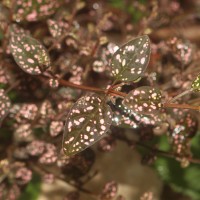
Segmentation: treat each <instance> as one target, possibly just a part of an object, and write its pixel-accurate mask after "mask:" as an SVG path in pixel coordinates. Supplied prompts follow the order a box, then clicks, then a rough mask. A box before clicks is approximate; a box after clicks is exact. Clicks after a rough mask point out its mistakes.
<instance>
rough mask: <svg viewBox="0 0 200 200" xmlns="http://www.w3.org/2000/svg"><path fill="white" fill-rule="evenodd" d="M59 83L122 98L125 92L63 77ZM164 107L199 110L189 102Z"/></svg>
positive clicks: (164, 105) (169, 104)
mask: <svg viewBox="0 0 200 200" xmlns="http://www.w3.org/2000/svg"><path fill="white" fill-rule="evenodd" d="M59 84H60V85H62V86H65V87H72V88H77V89H80V90H87V91H91V92H96V93H102V94H109V95H111V96H117V97H120V98H124V97H125V96H126V95H127V94H126V93H124V92H119V91H115V90H112V89H109V90H107V89H101V88H96V87H90V86H85V85H77V84H74V83H71V82H69V81H65V80H63V79H61V80H59ZM163 107H164V108H178V109H190V110H197V111H200V106H193V105H189V104H176V103H163Z"/></svg>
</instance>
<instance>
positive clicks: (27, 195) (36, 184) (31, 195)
mask: <svg viewBox="0 0 200 200" xmlns="http://www.w3.org/2000/svg"><path fill="white" fill-rule="evenodd" d="M40 186H41V180H40V176H39V175H37V174H33V177H32V180H31V181H30V182H29V184H28V185H27V186H26V188H25V190H24V192H23V193H22V195H21V196H20V198H19V199H18V200H27V199H28V200H37V199H38V196H39V194H40V188H41V187H40Z"/></svg>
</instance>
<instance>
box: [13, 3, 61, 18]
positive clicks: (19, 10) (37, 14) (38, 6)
mask: <svg viewBox="0 0 200 200" xmlns="http://www.w3.org/2000/svg"><path fill="white" fill-rule="evenodd" d="M59 5H60V0H15V7H14V15H13V18H14V20H16V21H17V22H19V21H29V22H33V21H38V20H41V19H44V18H45V17H47V16H49V15H52V14H54V13H55V11H56V10H57V8H58V7H59Z"/></svg>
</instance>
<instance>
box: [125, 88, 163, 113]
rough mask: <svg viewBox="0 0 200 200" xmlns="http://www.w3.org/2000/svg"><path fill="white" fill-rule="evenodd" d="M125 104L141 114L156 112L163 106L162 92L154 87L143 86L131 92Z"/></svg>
mask: <svg viewBox="0 0 200 200" xmlns="http://www.w3.org/2000/svg"><path fill="white" fill-rule="evenodd" d="M123 104H124V105H125V106H126V107H127V108H129V109H130V110H133V111H134V112H136V113H139V114H154V113H157V112H158V111H159V109H160V108H161V107H162V103H161V92H160V90H158V89H156V88H153V87H149V86H142V87H139V88H137V89H135V90H132V91H131V92H129V94H127V96H126V97H125V98H124V100H123Z"/></svg>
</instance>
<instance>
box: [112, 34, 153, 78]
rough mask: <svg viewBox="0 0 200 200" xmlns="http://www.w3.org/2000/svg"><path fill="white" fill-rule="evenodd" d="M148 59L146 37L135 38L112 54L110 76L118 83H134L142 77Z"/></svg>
mask: <svg viewBox="0 0 200 200" xmlns="http://www.w3.org/2000/svg"><path fill="white" fill-rule="evenodd" d="M149 58H150V41H149V37H148V36H147V35H144V36H141V37H137V38H135V39H134V40H131V41H129V42H128V43H126V44H124V45H123V46H121V47H120V48H119V49H118V50H117V51H116V52H115V53H114V55H113V57H112V59H111V67H112V74H113V76H114V78H115V79H116V80H118V81H119V80H120V81H127V82H128V81H135V80H137V79H139V78H140V77H142V75H143V73H144V71H145V70H146V67H147V65H148V63H149Z"/></svg>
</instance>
